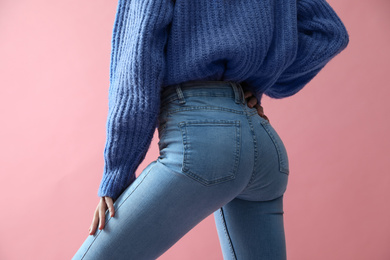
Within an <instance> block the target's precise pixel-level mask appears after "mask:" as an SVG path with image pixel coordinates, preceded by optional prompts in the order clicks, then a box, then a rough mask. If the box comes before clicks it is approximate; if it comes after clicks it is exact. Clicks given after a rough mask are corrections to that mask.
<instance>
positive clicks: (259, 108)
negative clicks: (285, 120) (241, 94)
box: [255, 104, 269, 122]
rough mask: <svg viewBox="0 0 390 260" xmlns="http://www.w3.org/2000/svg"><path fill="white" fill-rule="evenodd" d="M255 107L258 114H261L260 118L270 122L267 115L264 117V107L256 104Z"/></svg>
mask: <svg viewBox="0 0 390 260" xmlns="http://www.w3.org/2000/svg"><path fill="white" fill-rule="evenodd" d="M255 107H256V108H257V113H258V114H259V116H261V117H262V118H264V119H265V120H267V121H268V122H269V119H268V117H267V116H266V115H264V109H263V107H262V106H260V105H259V104H256V105H255Z"/></svg>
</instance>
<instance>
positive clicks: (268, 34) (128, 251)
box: [73, 0, 349, 260]
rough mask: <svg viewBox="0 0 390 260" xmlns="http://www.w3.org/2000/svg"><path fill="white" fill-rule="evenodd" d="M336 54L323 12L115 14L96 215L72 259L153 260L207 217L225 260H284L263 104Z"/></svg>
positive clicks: (279, 185) (307, 3)
mask: <svg viewBox="0 0 390 260" xmlns="http://www.w3.org/2000/svg"><path fill="white" fill-rule="evenodd" d="M348 42H349V36H348V33H347V30H346V28H345V27H344V25H343V23H342V22H341V20H340V18H339V17H338V16H337V15H336V13H335V12H334V10H333V9H332V8H331V7H330V6H329V4H328V3H327V2H326V1H325V0H298V1H296V0H286V1H258V0H248V1H233V0H215V1H209V0H197V1H189V0H177V1H176V2H174V1H171V0H143V1H137V0H119V3H118V9H117V13H116V18H115V24H114V29H113V38H112V53H111V67H110V69H111V70H110V89H109V112H108V119H107V125H106V127H107V141H106V146H105V149H104V158H105V167H104V173H103V178H102V181H101V184H100V187H99V191H98V196H99V197H100V202H99V204H98V206H97V208H96V210H95V213H94V216H93V220H92V224H91V227H90V230H89V232H90V233H89V236H88V237H87V239H86V240H85V242H84V243H83V245H82V246H81V247H80V249H79V250H78V251H77V253H76V254H75V256H74V258H73V259H137V260H139V259H156V258H158V257H159V256H161V255H162V254H163V253H164V252H165V251H166V250H168V249H169V248H170V247H171V246H172V245H174V244H175V243H176V242H177V241H178V240H179V239H180V238H181V237H183V236H184V235H185V234H186V233H187V232H188V231H189V230H191V229H192V228H193V227H194V226H195V225H197V224H198V223H199V222H200V221H202V220H203V219H204V218H206V217H207V216H209V215H210V214H212V213H213V214H214V217H215V222H216V226H217V231H218V236H219V239H220V244H221V248H222V253H223V257H224V259H244V260H245V259H286V243H285V235H284V226H283V213H284V212H283V194H284V192H285V191H286V188H287V182H288V176H289V163H288V156H287V151H286V149H285V147H284V144H283V142H282V140H281V138H280V137H279V135H278V134H277V132H276V131H275V129H274V128H273V127H272V125H271V124H270V122H269V120H268V118H267V117H266V116H265V115H264V113H263V110H262V107H261V98H262V96H263V94H266V95H267V96H269V97H271V98H285V97H288V96H291V95H294V94H296V93H297V92H298V91H299V90H300V89H302V88H303V87H304V86H305V85H306V84H307V83H308V82H309V81H310V80H311V79H312V78H314V76H315V75H317V74H318V72H319V71H320V70H321V69H322V68H323V67H324V66H325V65H326V64H327V63H328V62H329V61H330V60H331V59H332V58H333V57H334V56H336V54H338V53H339V52H341V51H342V50H343V49H344V48H345V47H346V46H347V44H348ZM252 95H253V96H252ZM248 99H249V101H248ZM259 115H260V116H259ZM156 127H157V128H158V133H159V139H160V140H159V143H158V145H159V149H160V156H159V157H158V158H157V159H156V160H155V161H153V162H151V163H150V164H149V165H148V166H147V167H146V168H145V169H144V170H143V171H142V173H141V174H140V175H139V177H138V178H135V171H136V169H137V167H138V166H139V164H140V163H141V162H142V161H143V159H144V158H145V155H146V152H147V150H148V148H149V146H150V143H151V140H152V137H153V134H154V131H155V128H156ZM98 226H99V230H98V231H97V227H98Z"/></svg>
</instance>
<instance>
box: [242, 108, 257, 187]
mask: <svg viewBox="0 0 390 260" xmlns="http://www.w3.org/2000/svg"><path fill="white" fill-rule="evenodd" d="M244 106H245V105H244ZM254 112H256V114H257V111H254ZM246 114H247V118H248V123H249V126H250V128H251V132H252V138H253V145H254V153H253V154H254V163H253V170H252V176H251V178H250V180H249V182H248V184H247V185H246V187H245V189H246V188H247V187H248V186H249V185H250V184H251V183H252V181H253V179H254V177H255V170H256V166H257V158H260V156H259V155H258V149H257V140H256V134H255V132H254V129H253V124H252V119H251V115H252V114H255V113H249V114H248V113H246ZM245 189H244V190H245Z"/></svg>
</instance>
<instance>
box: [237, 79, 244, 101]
mask: <svg viewBox="0 0 390 260" xmlns="http://www.w3.org/2000/svg"><path fill="white" fill-rule="evenodd" d="M238 85H239V86H240V90H241V97H242V103H243V104H245V93H244V88H243V87H242V85H241V83H238Z"/></svg>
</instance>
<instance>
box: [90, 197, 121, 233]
mask: <svg viewBox="0 0 390 260" xmlns="http://www.w3.org/2000/svg"><path fill="white" fill-rule="evenodd" d="M107 207H108V209H109V211H110V213H111V217H113V216H114V214H115V210H114V202H113V200H112V198H111V197H100V202H99V204H98V205H97V207H96V210H95V214H94V215H93V220H92V223H91V226H90V227H89V234H90V235H93V234H95V232H96V228H97V226H98V224H99V229H100V230H102V229H103V228H104V223H105V220H106V210H107Z"/></svg>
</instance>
